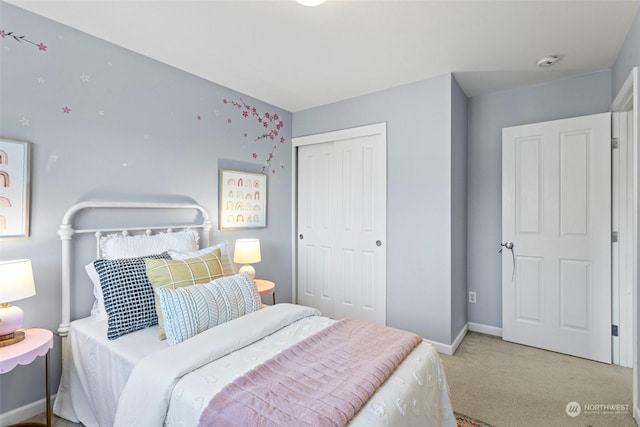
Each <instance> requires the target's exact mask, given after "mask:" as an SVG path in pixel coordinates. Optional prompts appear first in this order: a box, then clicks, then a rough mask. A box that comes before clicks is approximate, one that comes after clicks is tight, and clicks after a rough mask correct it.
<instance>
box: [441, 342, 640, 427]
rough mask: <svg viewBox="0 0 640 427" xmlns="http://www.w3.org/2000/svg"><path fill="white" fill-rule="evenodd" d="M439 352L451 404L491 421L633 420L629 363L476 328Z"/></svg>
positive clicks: (516, 425)
mask: <svg viewBox="0 0 640 427" xmlns="http://www.w3.org/2000/svg"><path fill="white" fill-rule="evenodd" d="M441 358H442V362H443V364H444V368H445V373H446V376H447V381H448V383H449V389H450V392H451V401H452V404H453V409H454V410H455V411H456V412H460V413H463V414H465V415H467V416H470V417H473V418H476V419H478V420H481V421H484V422H486V423H488V424H491V425H493V426H495V427H520V426H522V427H529V426H531V427H537V426H544V427H556V426H557V427H565V426H603V427H609V426H611V427H617V426H630V427H631V426H636V423H635V421H634V420H633V406H632V404H631V399H632V387H633V385H632V379H631V369H630V368H621V367H619V366H615V365H606V364H603V363H598V362H592V361H588V360H584V359H580V358H576V357H571V356H566V355H562V354H558V353H553V352H548V351H544V350H539V349H535V348H531V347H527V346H522V345H518V344H513V343H508V342H505V341H502V339H501V338H498V337H493V336H489V335H483V334H478V333H474V332H470V333H469V334H467V336H466V337H465V339H464V341H463V342H462V344H461V345H460V347H459V348H458V350H457V351H456V353H455V354H454V355H453V356H447V355H441ZM571 402H576V403H578V404H579V405H580V406H579V410H580V413H579V414H578V415H577V416H575V417H570V416H569V415H567V411H566V409H567V405H569V404H570V403H571ZM604 405H617V407H616V408H612V407H608V408H607V407H605V406H604ZM572 408H573V409H574V410H576V409H577V408H578V407H577V405H572ZM611 409H613V411H611ZM616 409H617V410H618V411H617V412H619V413H612V412H615V410H616ZM576 413H577V411H576V412H572V414H576Z"/></svg>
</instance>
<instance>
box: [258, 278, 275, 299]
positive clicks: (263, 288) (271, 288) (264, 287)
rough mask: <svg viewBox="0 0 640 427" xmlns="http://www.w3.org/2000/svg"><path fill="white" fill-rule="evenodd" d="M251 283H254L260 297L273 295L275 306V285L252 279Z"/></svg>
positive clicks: (266, 281)
mask: <svg viewBox="0 0 640 427" xmlns="http://www.w3.org/2000/svg"><path fill="white" fill-rule="evenodd" d="M253 281H254V282H256V286H257V287H258V293H259V294H260V297H266V296H269V295H273V304H274V305H275V303H276V285H275V283H273V282H271V281H269V280H262V279H254V280H253Z"/></svg>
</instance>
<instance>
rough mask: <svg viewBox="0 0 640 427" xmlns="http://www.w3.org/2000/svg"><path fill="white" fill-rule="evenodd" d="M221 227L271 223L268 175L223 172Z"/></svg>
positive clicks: (232, 227) (256, 225)
mask: <svg viewBox="0 0 640 427" xmlns="http://www.w3.org/2000/svg"><path fill="white" fill-rule="evenodd" d="M219 195H220V220H219V223H220V230H229V229H238V228H264V227H266V226H267V176H266V175H264V174H261V173H252V172H241V171H235V170H227V169H222V170H221V171H220V192H219Z"/></svg>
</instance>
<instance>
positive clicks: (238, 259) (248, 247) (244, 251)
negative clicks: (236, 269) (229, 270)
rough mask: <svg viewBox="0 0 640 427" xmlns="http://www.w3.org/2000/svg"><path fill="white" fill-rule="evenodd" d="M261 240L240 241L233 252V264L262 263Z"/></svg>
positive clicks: (237, 241)
mask: <svg viewBox="0 0 640 427" xmlns="http://www.w3.org/2000/svg"><path fill="white" fill-rule="evenodd" d="M260 259H261V258H260V240H259V239H238V240H236V246H235V249H234V251H233V262H235V263H238V264H253V263H255V262H260Z"/></svg>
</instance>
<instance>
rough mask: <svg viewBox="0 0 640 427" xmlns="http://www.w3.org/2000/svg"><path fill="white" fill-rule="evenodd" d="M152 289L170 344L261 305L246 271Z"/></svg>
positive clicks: (253, 283) (254, 285)
mask: <svg viewBox="0 0 640 427" xmlns="http://www.w3.org/2000/svg"><path fill="white" fill-rule="evenodd" d="M155 292H156V294H157V296H158V299H159V301H160V308H161V310H160V311H161V312H162V319H163V322H164V330H165V334H166V336H167V341H168V342H169V343H171V344H178V343H181V342H182V341H184V340H186V339H188V338H191V337H193V336H195V335H197V334H199V333H201V332H203V331H205V330H207V329H209V328H212V327H214V326H216V325H219V324H221V323H225V322H228V321H230V320H233V319H236V318H238V317H241V316H244V315H245V314H247V313H252V312H254V311H256V310H259V309H261V308H262V300H261V299H260V294H259V293H258V288H257V287H256V284H255V282H254V281H253V279H251V277H250V276H249V275H248V274H247V273H242V274H236V275H233V276H226V277H221V278H219V279H216V280H214V281H212V282H209V283H202V284H198V285H192V286H186V287H182V288H176V289H171V288H158V289H156V290H155Z"/></svg>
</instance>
